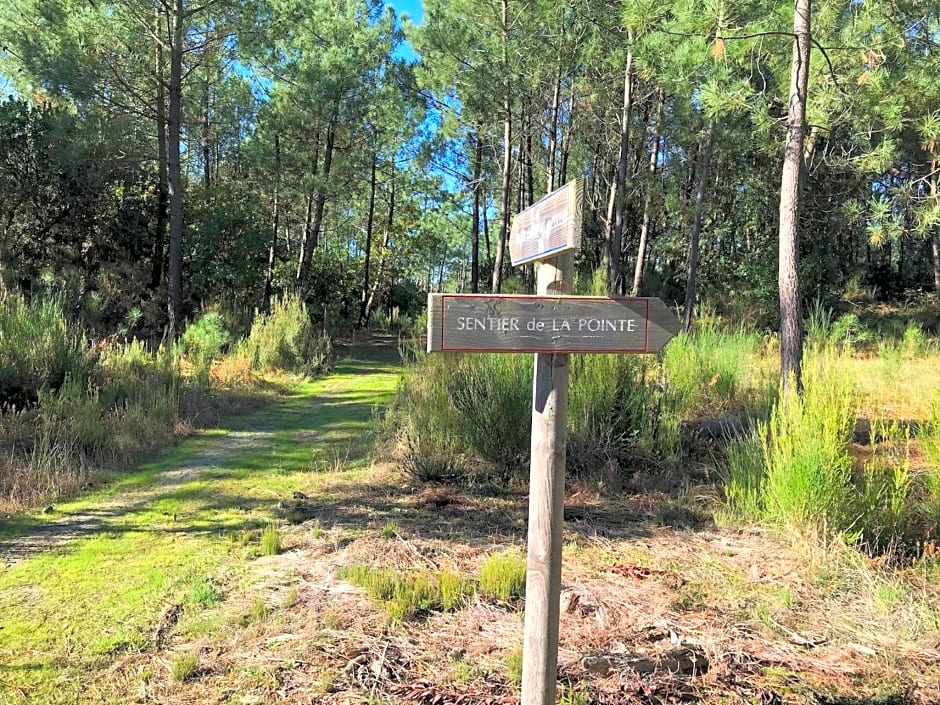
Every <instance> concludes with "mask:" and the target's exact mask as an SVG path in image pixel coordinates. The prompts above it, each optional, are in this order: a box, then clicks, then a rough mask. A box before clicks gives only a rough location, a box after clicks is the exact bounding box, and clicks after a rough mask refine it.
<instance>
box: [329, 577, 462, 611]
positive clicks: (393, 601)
mask: <svg viewBox="0 0 940 705" xmlns="http://www.w3.org/2000/svg"><path fill="white" fill-rule="evenodd" d="M337 574H338V576H339V577H340V578H341V579H342V580H348V581H349V582H351V583H353V584H354V585H358V586H359V587H362V588H364V589H365V591H366V593H367V594H368V595H369V597H370V598H372V599H373V600H375V601H376V602H378V603H380V604H381V605H382V607H383V608H384V609H385V611H386V613H387V614H388V615H389V617H391V618H392V619H393V620H395V621H407V620H411V619H415V618H417V617H419V616H421V615H422V614H424V613H427V612H431V611H444V612H451V611H454V610H457V609H459V608H460V607H462V606H463V605H464V603H465V602H466V599H467V597H468V596H469V595H471V594H472V593H473V585H472V583H471V582H470V581H469V580H464V579H462V578H461V577H460V576H458V575H455V574H454V573H451V572H449V571H446V570H445V571H440V572H439V573H437V574H433V573H427V572H420V571H402V570H395V569H392V568H375V567H373V566H368V565H362V564H354V565H350V566H342V567H340V568H338V569H337Z"/></svg>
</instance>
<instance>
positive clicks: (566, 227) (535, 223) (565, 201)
mask: <svg viewBox="0 0 940 705" xmlns="http://www.w3.org/2000/svg"><path fill="white" fill-rule="evenodd" d="M583 202H584V182H583V181H581V179H575V180H574V181H570V182H568V183H567V184H565V185H564V186H562V187H561V188H560V189H558V190H557V191H553V192H552V193H550V194H548V195H547V196H546V197H545V198H543V199H542V200H540V201H538V202H537V203H535V204H534V205H532V206H530V207H529V208H526V209H525V210H524V211H522V212H521V213H519V214H518V215H517V216H516V217H515V218H513V221H512V230H511V231H510V233H509V257H510V259H511V260H512V264H513V266H514V267H517V266H519V265H520V264H525V263H526V262H535V261H537V260H543V259H548V258H551V257H557V256H558V255H560V254H561V253H562V252H569V251H573V250H577V249H579V248H580V247H581V217H582V210H583V206H582V204H583Z"/></svg>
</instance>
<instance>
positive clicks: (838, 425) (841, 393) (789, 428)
mask: <svg viewBox="0 0 940 705" xmlns="http://www.w3.org/2000/svg"><path fill="white" fill-rule="evenodd" d="M804 379H805V390H804V393H803V395H802V396H798V395H797V394H796V393H795V392H794V391H790V392H788V393H787V395H786V396H782V397H781V398H780V400H779V401H778V402H777V404H776V405H775V406H774V409H773V412H772V413H771V416H770V421H769V423H768V424H767V425H763V424H761V425H760V427H759V428H760V431H759V433H760V437H761V440H762V442H763V444H764V445H763V451H764V463H765V467H766V477H765V478H764V487H763V496H764V512H765V514H766V517H767V518H768V519H770V520H772V521H778V522H780V523H783V524H789V525H794V526H797V527H800V528H803V529H809V528H815V529H820V530H822V531H823V532H839V531H841V530H843V529H846V528H848V526H849V524H850V523H851V521H852V519H853V517H852V512H851V505H852V492H851V490H852V487H851V471H852V463H851V458H850V456H849V450H848V446H849V441H850V440H851V434H852V429H853V428H854V426H855V413H854V412H855V407H854V404H853V398H852V394H851V390H850V389H849V385H848V382H847V380H846V379H845V378H844V377H843V376H841V375H840V374H839V371H838V365H837V364H836V363H835V361H834V360H833V359H831V358H827V357H825V356H822V357H819V358H818V359H817V360H816V361H815V364H812V365H807V366H806V367H805V378H804Z"/></svg>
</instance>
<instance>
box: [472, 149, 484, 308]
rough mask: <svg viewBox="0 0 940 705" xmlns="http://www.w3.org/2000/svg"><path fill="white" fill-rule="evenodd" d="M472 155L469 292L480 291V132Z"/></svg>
mask: <svg viewBox="0 0 940 705" xmlns="http://www.w3.org/2000/svg"><path fill="white" fill-rule="evenodd" d="M474 142H475V146H474V153H473V214H472V216H471V225H470V291H471V292H472V293H474V294H477V293H479V291H480V195H481V193H482V188H481V183H480V182H481V177H482V174H483V139H482V138H481V137H480V130H477V132H476V134H475V135H474Z"/></svg>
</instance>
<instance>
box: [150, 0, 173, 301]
mask: <svg viewBox="0 0 940 705" xmlns="http://www.w3.org/2000/svg"><path fill="white" fill-rule="evenodd" d="M160 29H161V28H160V13H159V12H158V13H157V20H156V30H155V31H156V32H160ZM154 69H155V70H154V73H155V74H156V76H157V95H156V98H155V100H156V106H155V107H156V114H157V115H156V118H157V124H156V128H157V219H156V233H155V234H154V238H153V252H152V254H151V257H152V259H151V263H150V289H151V290H153V291H156V289H158V288H159V286H160V283H161V282H162V281H163V253H164V250H163V243H164V242H165V240H166V225H167V209H168V208H169V186H168V177H167V147H166V83H165V82H164V75H163V74H164V71H165V69H166V59H165V57H164V55H163V45H162V44H160V43H159V42H158V43H157V56H156V65H155V67H154Z"/></svg>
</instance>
